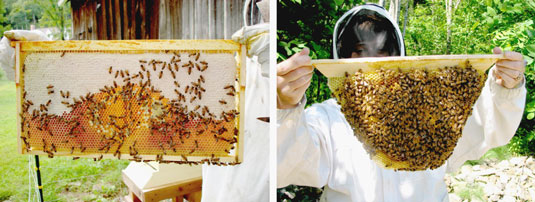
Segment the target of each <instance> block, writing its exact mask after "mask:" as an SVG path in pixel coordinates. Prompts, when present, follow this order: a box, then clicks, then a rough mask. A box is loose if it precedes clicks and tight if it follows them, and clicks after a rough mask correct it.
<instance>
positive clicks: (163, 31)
mask: <svg viewBox="0 0 535 202" xmlns="http://www.w3.org/2000/svg"><path fill="white" fill-rule="evenodd" d="M170 6H171V5H170V4H166V3H165V2H163V1H161V2H160V16H159V20H158V21H159V22H160V23H159V24H160V28H159V29H160V33H159V36H158V38H159V39H169V35H170V33H169V32H170V29H171V28H170V25H171V22H170V21H171V20H170V19H169V17H170V16H169V9H170V8H169V7H170Z"/></svg>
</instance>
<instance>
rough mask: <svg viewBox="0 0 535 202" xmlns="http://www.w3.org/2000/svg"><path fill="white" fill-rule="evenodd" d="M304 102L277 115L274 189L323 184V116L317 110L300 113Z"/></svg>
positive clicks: (326, 168)
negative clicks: (275, 185)
mask: <svg viewBox="0 0 535 202" xmlns="http://www.w3.org/2000/svg"><path fill="white" fill-rule="evenodd" d="M305 100H306V99H303V100H302V101H301V103H300V104H299V105H298V106H297V107H295V108H293V109H286V110H278V111H277V187H285V186H288V185H290V184H295V185H303V186H311V187H323V186H325V185H326V184H327V179H328V176H329V174H330V165H331V164H330V162H331V161H330V160H329V158H328V156H331V155H328V153H329V151H330V150H329V149H327V148H328V147H329V146H328V145H329V143H328V142H330V141H328V140H326V139H325V137H326V136H325V134H326V133H327V131H329V124H328V122H327V120H325V119H326V118H327V114H326V113H323V111H324V110H323V109H321V107H315V106H312V107H309V108H308V109H307V110H304V106H305V103H306V101H305ZM311 108H312V109H311ZM307 112H310V113H307ZM318 112H319V113H318ZM321 117H324V118H321Z"/></svg>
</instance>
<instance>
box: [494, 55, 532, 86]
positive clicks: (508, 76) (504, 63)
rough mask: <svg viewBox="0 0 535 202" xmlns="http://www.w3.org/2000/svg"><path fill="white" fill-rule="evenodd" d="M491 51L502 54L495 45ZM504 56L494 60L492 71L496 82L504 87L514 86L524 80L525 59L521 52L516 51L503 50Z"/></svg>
mask: <svg viewBox="0 0 535 202" xmlns="http://www.w3.org/2000/svg"><path fill="white" fill-rule="evenodd" d="M492 52H494V54H502V49H501V48H499V47H496V48H494V49H493V50H492ZM504 56H505V59H501V60H498V61H497V62H496V68H495V69H494V71H493V73H494V76H495V77H496V83H498V84H500V85H501V86H503V87H505V88H515V87H516V86H517V85H518V84H521V83H522V82H523V80H524V71H525V69H526V61H525V60H524V57H523V56H522V54H520V53H517V52H511V51H505V53H504Z"/></svg>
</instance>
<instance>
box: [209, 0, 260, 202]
mask: <svg viewBox="0 0 535 202" xmlns="http://www.w3.org/2000/svg"><path fill="white" fill-rule="evenodd" d="M266 2H267V1H266ZM246 5H247V4H246ZM262 12H263V13H262V14H264V11H262ZM268 31H269V24H267V23H263V24H258V25H254V26H245V27H243V28H242V29H241V30H240V31H238V32H236V33H235V34H234V35H233V36H232V39H233V40H235V41H237V42H239V43H241V44H243V45H245V47H247V59H246V67H247V70H246V71H247V77H246V85H245V111H244V112H241V115H242V117H244V118H245V128H244V129H245V130H244V134H241V135H243V136H242V137H243V138H244V144H243V148H244V151H243V153H244V158H243V162H242V163H241V164H240V165H236V166H210V165H203V172H202V175H203V185H202V201H206V202H218V201H221V202H227V201H240V202H241V201H244V202H245V201H251V202H253V201H254V202H256V201H260V202H261V201H269V123H267V122H263V121H260V120H258V119H257V118H258V117H269V78H268V73H269V32H268Z"/></svg>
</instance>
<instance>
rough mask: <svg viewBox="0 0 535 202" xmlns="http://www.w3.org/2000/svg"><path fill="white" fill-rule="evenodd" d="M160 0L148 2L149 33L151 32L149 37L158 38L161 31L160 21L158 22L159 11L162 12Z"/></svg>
mask: <svg viewBox="0 0 535 202" xmlns="http://www.w3.org/2000/svg"><path fill="white" fill-rule="evenodd" d="M159 2H160V1H159V0H153V1H150V3H149V4H148V6H147V7H148V13H147V14H148V15H149V18H148V21H147V23H148V25H149V26H148V29H149V30H148V33H149V36H148V37H149V38H148V39H158V33H159V31H158V30H159V29H158V28H159V22H158V17H159V12H160V3H159Z"/></svg>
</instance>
